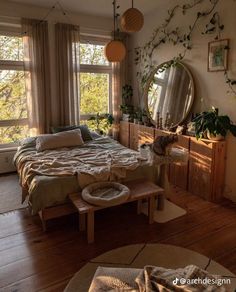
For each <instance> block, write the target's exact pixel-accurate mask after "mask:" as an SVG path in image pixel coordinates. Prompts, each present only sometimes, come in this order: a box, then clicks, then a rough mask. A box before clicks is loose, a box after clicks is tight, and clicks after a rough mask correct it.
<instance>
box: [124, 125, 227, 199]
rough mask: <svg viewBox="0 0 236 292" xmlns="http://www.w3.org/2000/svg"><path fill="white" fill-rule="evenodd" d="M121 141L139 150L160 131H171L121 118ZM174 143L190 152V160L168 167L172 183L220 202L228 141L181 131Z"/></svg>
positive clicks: (162, 132)
mask: <svg viewBox="0 0 236 292" xmlns="http://www.w3.org/2000/svg"><path fill="white" fill-rule="evenodd" d="M120 132H121V133H120V142H121V144H123V145H125V146H127V145H129V147H130V148H131V149H134V150H138V147H139V145H141V144H143V143H145V142H146V143H152V142H153V140H154V138H156V137H157V136H160V135H162V136H163V135H168V134H169V132H166V131H162V130H158V129H155V128H152V127H146V126H142V125H137V124H133V123H127V122H121V127H120ZM175 147H178V148H181V149H185V150H186V151H188V152H189V161H188V163H187V164H182V165H181V164H178V163H173V164H171V165H170V166H167V167H168V175H169V180H170V182H171V183H172V184H173V185H176V186H178V187H181V188H182V189H184V190H188V191H190V192H191V193H193V194H195V195H198V196H201V197H202V198H204V199H206V200H208V201H212V202H217V201H219V200H220V199H221V198H222V197H223V189H224V178H225V161H226V142H225V141H217V142H216V141H210V140H196V138H193V137H189V136H184V135H180V136H179V139H178V143H176V144H175Z"/></svg>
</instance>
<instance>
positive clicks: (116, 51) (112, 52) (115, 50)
mask: <svg viewBox="0 0 236 292" xmlns="http://www.w3.org/2000/svg"><path fill="white" fill-rule="evenodd" d="M112 4H113V14H114V36H113V40H112V41H110V42H109V43H108V44H107V45H106V46H105V49H104V54H105V56H106V58H107V60H108V61H109V62H121V61H122V60H123V59H124V58H125V55H126V48H125V46H124V44H123V43H122V42H121V41H120V40H117V39H116V31H117V14H116V8H117V6H116V0H114V1H113V3H112Z"/></svg>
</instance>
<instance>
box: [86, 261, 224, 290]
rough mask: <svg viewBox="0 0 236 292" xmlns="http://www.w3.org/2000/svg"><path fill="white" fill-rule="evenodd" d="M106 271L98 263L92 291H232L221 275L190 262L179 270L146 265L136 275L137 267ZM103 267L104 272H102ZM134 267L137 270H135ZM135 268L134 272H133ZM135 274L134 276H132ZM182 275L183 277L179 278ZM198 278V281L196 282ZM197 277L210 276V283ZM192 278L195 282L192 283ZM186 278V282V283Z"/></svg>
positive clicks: (204, 277) (205, 277)
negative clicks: (228, 288) (225, 284)
mask: <svg viewBox="0 0 236 292" xmlns="http://www.w3.org/2000/svg"><path fill="white" fill-rule="evenodd" d="M104 269H106V270H107V275H105V274H104V272H103V271H104V270H103V268H102V267H101V268H100V267H99V268H98V270H97V272H96V274H95V276H94V279H93V281H92V283H91V286H90V289H89V291H91V292H92V291H93V292H98V291H133V292H154V291H155V292H158V291H160V292H190V291H191V292H201V291H212V292H213V291H215V292H224V291H229V290H227V289H226V287H225V286H224V285H221V284H222V280H221V278H220V277H219V276H214V275H211V274H209V273H208V272H206V271H205V270H202V269H200V268H198V267H197V266H194V265H190V266H186V267H185V268H183V269H182V268H180V269H176V270H172V269H165V268H161V267H153V266H145V267H144V269H143V270H141V272H140V273H139V274H138V276H137V277H136V278H135V277H134V276H133V274H134V275H135V273H136V274H137V271H136V270H134V269H125V276H124V271H123V270H122V269H120V268H119V269H117V272H115V269H114V268H113V269H112V271H111V272H110V271H109V268H104ZM100 270H101V272H100ZM133 270H134V271H133ZM132 271H133V272H132ZM132 277H133V279H132ZM177 279H178V280H180V279H181V281H177ZM195 279H197V281H198V283H193V282H194V281H195ZM198 279H202V280H204V279H208V281H211V284H210V285H209V284H206V283H205V284H204V281H203V283H200V281H199V280H198ZM191 280H193V281H192V283H191ZM184 281H185V282H186V283H184Z"/></svg>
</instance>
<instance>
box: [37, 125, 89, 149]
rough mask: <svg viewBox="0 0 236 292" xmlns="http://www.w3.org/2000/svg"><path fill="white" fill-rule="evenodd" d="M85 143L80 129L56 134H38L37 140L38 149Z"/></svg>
mask: <svg viewBox="0 0 236 292" xmlns="http://www.w3.org/2000/svg"><path fill="white" fill-rule="evenodd" d="M83 144H84V141H83V139H82V135H81V131H80V129H75V130H71V131H66V132H60V133H56V134H46V135H41V136H38V138H37V140H36V149H37V151H43V150H48V149H56V148H62V147H73V146H81V145H83Z"/></svg>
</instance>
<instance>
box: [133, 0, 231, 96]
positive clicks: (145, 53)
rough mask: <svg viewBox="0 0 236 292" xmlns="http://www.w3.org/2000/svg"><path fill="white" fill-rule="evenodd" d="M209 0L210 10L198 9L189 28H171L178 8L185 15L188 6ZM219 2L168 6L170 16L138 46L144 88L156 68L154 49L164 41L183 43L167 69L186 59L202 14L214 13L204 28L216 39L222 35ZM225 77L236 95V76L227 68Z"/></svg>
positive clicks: (188, 8)
mask: <svg viewBox="0 0 236 292" xmlns="http://www.w3.org/2000/svg"><path fill="white" fill-rule="evenodd" d="M206 1H209V2H210V8H209V9H208V10H204V11H199V12H197V14H196V16H195V19H194V21H193V23H192V24H191V25H189V26H188V29H187V31H186V32H183V31H182V30H181V29H180V28H179V27H175V28H174V29H169V26H170V24H171V22H172V20H173V19H174V17H175V15H176V13H177V12H178V11H179V10H180V11H182V14H183V15H185V14H186V13H187V12H188V11H189V10H191V9H193V8H195V7H197V6H198V5H199V4H202V3H203V2H206ZM219 2H220V0H193V1H192V3H187V4H183V5H175V6H174V7H173V8H172V9H170V10H168V16H167V18H166V19H165V21H164V22H163V23H162V24H161V25H160V26H159V27H157V28H156V29H154V31H153V34H152V36H151V38H150V40H149V41H148V42H147V43H146V44H144V46H142V47H136V48H135V60H134V61H135V64H136V65H137V66H138V70H137V79H138V81H139V84H140V85H141V89H142V90H143V89H144V86H145V84H146V81H147V79H148V77H149V74H150V71H152V70H154V68H155V66H154V64H153V60H152V58H153V53H154V51H155V50H156V49H158V48H159V47H160V46H162V45H163V44H165V43H170V44H172V45H174V46H176V45H181V46H182V51H181V52H180V53H179V54H178V55H176V56H175V57H173V59H172V60H170V61H169V62H167V63H166V64H165V68H164V69H166V68H168V67H171V66H175V65H176V64H177V63H178V62H180V61H181V60H183V59H184V57H185V55H186V53H187V52H188V51H189V50H191V49H192V34H193V32H194V31H195V28H196V26H197V24H198V22H199V21H200V20H201V19H202V18H206V17H208V16H211V18H210V20H209V22H208V23H207V24H206V27H205V31H203V32H202V34H203V35H205V34H215V37H214V39H215V40H220V39H221V32H222V31H223V30H224V25H223V24H222V23H221V21H220V15H219V13H218V12H215V13H214V11H215V8H216V7H217V4H218V3H219ZM225 49H229V48H225ZM225 78H226V83H227V84H228V85H229V87H230V91H231V92H233V93H234V94H235V95H236V90H235V89H234V86H235V85H236V80H233V79H230V78H229V77H228V71H225Z"/></svg>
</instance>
